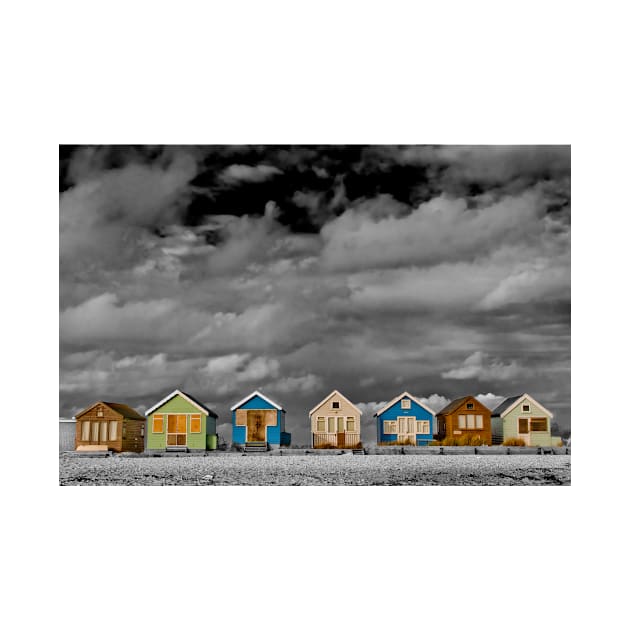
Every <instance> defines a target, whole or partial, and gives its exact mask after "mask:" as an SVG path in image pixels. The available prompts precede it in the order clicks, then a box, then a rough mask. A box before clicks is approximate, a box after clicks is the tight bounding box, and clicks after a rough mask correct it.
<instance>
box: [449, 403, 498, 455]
mask: <svg viewBox="0 0 630 630" xmlns="http://www.w3.org/2000/svg"><path fill="white" fill-rule="evenodd" d="M491 413H492V412H491V411H490V409H488V408H487V407H486V406H485V405H483V404H481V403H480V402H479V401H478V400H477V399H476V398H475V397H474V396H463V397H462V398H457V399H455V400H453V401H452V402H450V403H449V404H448V405H446V407H444V409H442V410H441V411H440V412H439V413H438V414H437V425H438V434H437V438H438V439H439V440H444V439H448V438H451V439H453V440H455V441H457V442H458V443H460V444H462V445H463V444H472V445H482V444H485V445H490V444H492V426H491V423H490V415H491Z"/></svg>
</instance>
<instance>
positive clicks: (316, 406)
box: [308, 389, 363, 416]
mask: <svg viewBox="0 0 630 630" xmlns="http://www.w3.org/2000/svg"><path fill="white" fill-rule="evenodd" d="M335 394H337V396H341V398H343V399H344V400H345V401H346V402H347V403H348V404H349V405H350V406H351V407H353V408H354V409H356V410H357V411H358V412H359V415H362V414H363V412H362V411H361V410H360V409H359V408H358V407H357V406H356V405H355V404H353V403H351V402H350V401H349V400H348V399H347V398H346V397H345V396H344V395H343V394H342V393H341V392H340V391H339V390H337V389H335V390H334V391H333V392H331V393H330V394H328V396H326V398H324V400H322V401H321V402H320V403H317V404H316V405H315V406H314V407H313V408H312V409H311V410H310V411H309V412H308V415H309V416H310V415H311V414H312V413H313V412H314V411H316V410H317V409H319V408H320V407H321V406H322V405H323V404H324V403H325V402H326V401H327V400H330V399H331V398H332V397H333V396H334V395H335Z"/></svg>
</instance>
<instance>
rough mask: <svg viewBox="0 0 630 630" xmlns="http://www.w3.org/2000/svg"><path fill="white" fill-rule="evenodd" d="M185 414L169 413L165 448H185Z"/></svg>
mask: <svg viewBox="0 0 630 630" xmlns="http://www.w3.org/2000/svg"><path fill="white" fill-rule="evenodd" d="M186 435H187V434H186V414H181V413H179V414H175V413H169V414H168V417H167V422H166V446H186Z"/></svg>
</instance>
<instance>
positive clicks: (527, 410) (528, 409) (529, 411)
mask: <svg viewBox="0 0 630 630" xmlns="http://www.w3.org/2000/svg"><path fill="white" fill-rule="evenodd" d="M525 407H527V409H525ZM531 412H532V408H531V405H530V404H529V403H523V404H522V405H521V413H531Z"/></svg>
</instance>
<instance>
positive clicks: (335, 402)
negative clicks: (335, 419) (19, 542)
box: [332, 400, 339, 409]
mask: <svg viewBox="0 0 630 630" xmlns="http://www.w3.org/2000/svg"><path fill="white" fill-rule="evenodd" d="M332 408H333V409H339V402H338V401H336V400H335V401H334V402H333V403H332Z"/></svg>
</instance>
